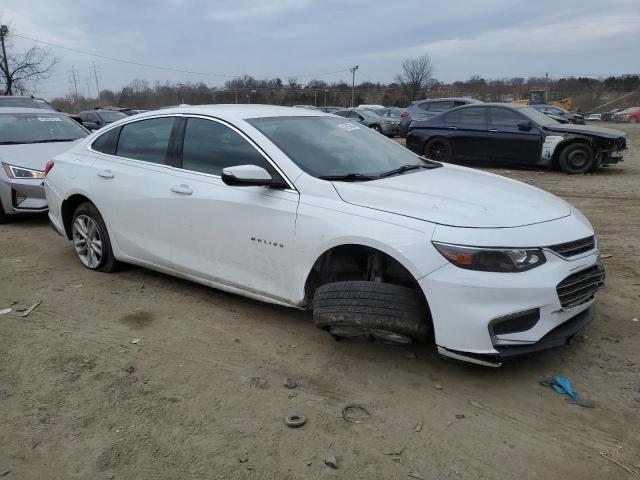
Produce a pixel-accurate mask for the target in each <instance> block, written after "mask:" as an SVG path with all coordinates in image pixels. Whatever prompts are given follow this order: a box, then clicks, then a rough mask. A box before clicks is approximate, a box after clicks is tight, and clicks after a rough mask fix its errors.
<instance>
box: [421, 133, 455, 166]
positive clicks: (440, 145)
mask: <svg viewBox="0 0 640 480" xmlns="http://www.w3.org/2000/svg"><path fill="white" fill-rule="evenodd" d="M424 155H425V157H427V158H428V159H430V160H436V161H438V162H450V161H451V158H452V157H453V148H451V142H450V141H449V140H447V139H446V138H433V139H431V140H429V141H428V142H427V145H426V146H425V147H424Z"/></svg>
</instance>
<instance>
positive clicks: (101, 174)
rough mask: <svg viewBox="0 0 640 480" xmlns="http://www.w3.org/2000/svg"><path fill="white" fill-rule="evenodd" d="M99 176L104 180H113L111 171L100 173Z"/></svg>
mask: <svg viewBox="0 0 640 480" xmlns="http://www.w3.org/2000/svg"><path fill="white" fill-rule="evenodd" d="M98 176H99V177H102V178H113V172H112V171H111V170H102V171H101V172H98Z"/></svg>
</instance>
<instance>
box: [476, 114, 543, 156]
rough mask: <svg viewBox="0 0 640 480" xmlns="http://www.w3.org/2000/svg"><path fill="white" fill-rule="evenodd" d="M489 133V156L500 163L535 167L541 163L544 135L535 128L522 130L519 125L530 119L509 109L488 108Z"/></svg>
mask: <svg viewBox="0 0 640 480" xmlns="http://www.w3.org/2000/svg"><path fill="white" fill-rule="evenodd" d="M488 111H489V133H488V141H487V155H488V156H489V159H490V160H495V161H498V162H506V163H514V164H523V165H534V164H537V163H539V162H540V151H541V149H542V135H541V133H540V130H539V129H538V128H537V127H536V126H533V127H532V128H531V129H530V130H522V129H520V128H519V127H518V123H521V122H529V119H527V118H525V117H524V116H522V115H520V114H519V113H518V112H515V111H513V110H512V109H509V108H502V107H488Z"/></svg>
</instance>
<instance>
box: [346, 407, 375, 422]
mask: <svg viewBox="0 0 640 480" xmlns="http://www.w3.org/2000/svg"><path fill="white" fill-rule="evenodd" d="M369 417H371V414H370V413H369V411H368V410H367V409H366V408H364V407H363V406H362V405H358V404H356V403H352V404H349V405H347V406H346V407H344V408H343V409H342V418H343V419H344V420H346V421H347V422H351V423H364V422H365V421H367V420H368V419H369Z"/></svg>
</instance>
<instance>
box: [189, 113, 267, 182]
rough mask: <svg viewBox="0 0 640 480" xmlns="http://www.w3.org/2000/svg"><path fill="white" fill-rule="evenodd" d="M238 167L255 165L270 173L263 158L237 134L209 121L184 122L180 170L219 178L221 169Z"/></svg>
mask: <svg viewBox="0 0 640 480" xmlns="http://www.w3.org/2000/svg"><path fill="white" fill-rule="evenodd" d="M237 165H257V166H258V167H262V168H264V169H265V170H267V171H269V172H273V167H272V166H271V165H270V164H269V162H268V161H267V160H266V159H265V158H264V156H262V154H261V153H260V152H259V151H258V150H256V148H255V147H254V146H253V145H251V144H250V143H249V142H248V141H247V140H246V139H245V138H243V137H242V136H241V135H240V134H239V133H237V132H236V131H234V130H232V129H231V128H229V127H227V126H226V125H223V124H222V123H219V122H215V121H212V120H205V119H202V118H190V119H188V120H187V126H186V128H185V132H184V143H183V146H182V168H183V169H185V170H191V171H194V172H200V173H208V174H211V175H221V174H222V169H223V168H227V167H234V166H237Z"/></svg>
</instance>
